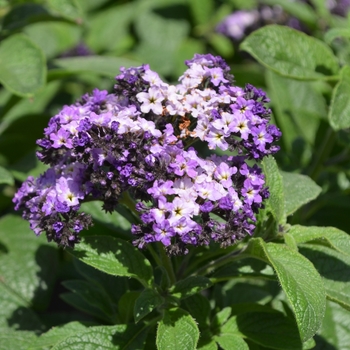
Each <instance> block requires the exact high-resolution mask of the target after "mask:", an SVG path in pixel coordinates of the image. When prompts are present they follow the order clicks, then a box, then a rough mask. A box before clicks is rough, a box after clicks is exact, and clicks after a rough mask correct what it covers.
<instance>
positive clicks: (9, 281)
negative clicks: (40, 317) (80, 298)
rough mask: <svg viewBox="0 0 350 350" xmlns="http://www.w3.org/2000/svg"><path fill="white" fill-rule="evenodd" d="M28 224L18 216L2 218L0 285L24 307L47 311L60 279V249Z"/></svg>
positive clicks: (0, 227)
mask: <svg viewBox="0 0 350 350" xmlns="http://www.w3.org/2000/svg"><path fill="white" fill-rule="evenodd" d="M28 226H29V225H28V222H26V221H25V220H23V219H22V218H20V217H19V216H15V215H7V216H3V217H2V218H1V220H0V242H1V245H0V276H1V279H0V285H3V286H4V287H5V288H6V289H7V290H8V291H9V292H10V293H11V294H13V297H14V298H15V299H19V300H21V301H22V305H23V306H31V307H33V308H34V309H37V310H45V309H46V307H47V306H48V304H49V302H50V298H51V293H52V291H53V287H54V284H55V282H56V278H57V277H56V276H55V274H56V270H57V267H58V255H57V248H56V247H55V246H53V245H49V244H48V243H47V241H46V237H44V236H42V237H36V236H35V234H34V232H33V231H32V230H30V229H29V227H28ZM2 253H4V254H2ZM0 312H1V307H0ZM0 319H1V318H0Z"/></svg>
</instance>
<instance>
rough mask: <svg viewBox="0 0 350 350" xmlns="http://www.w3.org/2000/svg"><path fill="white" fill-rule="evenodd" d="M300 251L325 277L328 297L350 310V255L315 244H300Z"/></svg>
mask: <svg viewBox="0 0 350 350" xmlns="http://www.w3.org/2000/svg"><path fill="white" fill-rule="evenodd" d="M299 252H300V253H301V254H303V255H305V256H306V257H307V258H308V259H309V260H310V261H311V262H312V263H313V264H314V266H315V267H316V269H317V270H318V272H319V273H320V275H321V276H322V277H323V282H324V286H325V289H326V293H327V297H328V299H330V300H332V301H334V302H336V303H338V304H339V305H341V306H342V307H344V308H345V309H347V310H348V311H350V273H349V271H350V256H349V255H344V254H342V253H339V252H337V251H335V250H333V249H331V248H328V247H323V246H319V245H314V244H313V245H311V244H304V245H302V246H300V247H299Z"/></svg>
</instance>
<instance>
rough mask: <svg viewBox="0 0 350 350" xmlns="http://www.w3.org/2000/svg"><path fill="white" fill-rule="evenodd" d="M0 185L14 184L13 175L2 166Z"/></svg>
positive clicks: (0, 168)
mask: <svg viewBox="0 0 350 350" xmlns="http://www.w3.org/2000/svg"><path fill="white" fill-rule="evenodd" d="M0 184H6V185H10V186H12V185H13V184H14V179H13V176H12V174H11V173H10V172H9V171H8V170H7V169H5V168H3V167H2V166H0Z"/></svg>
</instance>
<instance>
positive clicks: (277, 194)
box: [262, 156, 285, 223]
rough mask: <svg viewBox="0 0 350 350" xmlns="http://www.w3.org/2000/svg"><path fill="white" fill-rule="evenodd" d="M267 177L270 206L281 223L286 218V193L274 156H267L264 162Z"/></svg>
mask: <svg viewBox="0 0 350 350" xmlns="http://www.w3.org/2000/svg"><path fill="white" fill-rule="evenodd" d="M262 166H263V170H264V174H265V177H266V185H267V186H268V187H269V191H270V197H269V199H268V202H267V203H268V206H269V207H270V209H271V211H272V214H273V216H274V218H275V219H276V221H277V223H281V222H283V221H284V220H285V218H284V201H285V199H284V194H283V182H282V176H281V175H280V173H279V171H278V166H277V163H276V161H275V159H274V158H273V157H272V156H269V157H266V158H265V159H264V160H263V163H262Z"/></svg>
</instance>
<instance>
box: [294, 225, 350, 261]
mask: <svg viewBox="0 0 350 350" xmlns="http://www.w3.org/2000/svg"><path fill="white" fill-rule="evenodd" d="M288 232H289V234H291V235H292V236H293V237H294V239H295V241H296V242H297V243H306V242H310V241H314V240H317V242H320V243H322V244H324V245H327V246H328V247H330V248H333V249H335V250H337V251H338V252H340V253H343V254H345V255H348V256H350V236H349V235H348V234H347V233H345V232H344V231H341V230H338V229H337V228H335V227H320V226H300V225H294V226H292V227H291V228H290V230H289V231H288Z"/></svg>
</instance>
